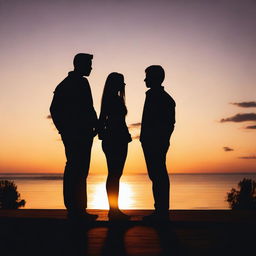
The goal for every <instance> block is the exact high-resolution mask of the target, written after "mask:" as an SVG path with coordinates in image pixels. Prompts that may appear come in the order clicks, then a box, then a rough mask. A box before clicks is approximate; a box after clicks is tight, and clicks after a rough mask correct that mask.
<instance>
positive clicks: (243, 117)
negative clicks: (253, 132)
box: [220, 113, 256, 123]
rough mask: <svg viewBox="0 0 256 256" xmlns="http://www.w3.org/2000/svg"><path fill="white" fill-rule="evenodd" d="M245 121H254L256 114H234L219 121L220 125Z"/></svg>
mask: <svg viewBox="0 0 256 256" xmlns="http://www.w3.org/2000/svg"><path fill="white" fill-rule="evenodd" d="M246 121H256V113H243V114H236V115H234V116H231V117H228V118H223V119H221V120H220V122H221V123H224V122H236V123H237V122H246Z"/></svg>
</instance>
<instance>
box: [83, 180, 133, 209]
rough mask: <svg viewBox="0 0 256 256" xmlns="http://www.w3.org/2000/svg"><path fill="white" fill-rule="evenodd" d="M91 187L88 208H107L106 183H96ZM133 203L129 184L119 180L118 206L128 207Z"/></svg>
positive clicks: (121, 207)
mask: <svg viewBox="0 0 256 256" xmlns="http://www.w3.org/2000/svg"><path fill="white" fill-rule="evenodd" d="M91 189H92V191H91V195H92V198H91V202H90V203H89V204H90V205H89V207H88V208H91V209H109V205H108V198H107V192H106V184H105V183H104V182H101V183H96V184H94V186H93V187H92V188H91ZM133 204H134V199H133V192H132V189H131V185H130V184H128V183H126V182H120V191H119V208H120V209H129V208H131V207H132V205H133Z"/></svg>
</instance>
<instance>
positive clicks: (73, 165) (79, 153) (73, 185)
mask: <svg viewBox="0 0 256 256" xmlns="http://www.w3.org/2000/svg"><path fill="white" fill-rule="evenodd" d="M63 143H64V146H65V153H66V158H67V162H66V167H65V171H64V182H63V192H64V203H65V206H66V208H67V210H68V211H77V212H79V211H80V212H83V211H85V209H86V207H87V196H86V178H87V176H88V171H89V166H90V156H91V146H92V139H73V138H72V139H70V138H63Z"/></svg>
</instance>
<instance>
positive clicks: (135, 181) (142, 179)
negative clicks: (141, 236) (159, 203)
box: [0, 174, 256, 209]
mask: <svg viewBox="0 0 256 256" xmlns="http://www.w3.org/2000/svg"><path fill="white" fill-rule="evenodd" d="M169 176H170V182H171V191H170V195H171V196H170V208H171V209H228V208H229V206H228V203H227V202H226V200H225V199H226V195H227V192H229V191H230V190H231V188H232V187H234V188H237V184H238V182H239V181H240V180H242V179H243V178H251V179H254V180H256V174H171V175H169ZM0 179H8V180H13V181H14V182H15V184H16V185H17V186H18V191H19V193H20V195H21V199H25V200H26V205H25V209H64V208H65V207H64V203H63V196H62V174H0ZM105 181H106V175H91V176H89V177H88V187H87V194H88V208H89V209H108V201H107V194H106V189H105ZM119 205H120V208H122V209H153V207H154V203H153V196H152V190H151V182H150V180H149V178H148V176H147V175H145V174H139V175H123V177H122V179H121V185H120V196H119Z"/></svg>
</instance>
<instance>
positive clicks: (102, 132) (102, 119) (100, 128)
mask: <svg viewBox="0 0 256 256" xmlns="http://www.w3.org/2000/svg"><path fill="white" fill-rule="evenodd" d="M106 120H107V113H106V110H105V109H103V107H101V111H100V117H99V122H98V124H99V126H98V136H99V139H100V140H102V139H104V135H105V129H106Z"/></svg>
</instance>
